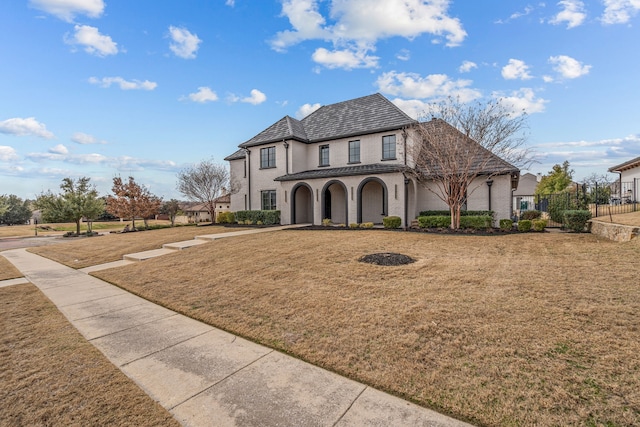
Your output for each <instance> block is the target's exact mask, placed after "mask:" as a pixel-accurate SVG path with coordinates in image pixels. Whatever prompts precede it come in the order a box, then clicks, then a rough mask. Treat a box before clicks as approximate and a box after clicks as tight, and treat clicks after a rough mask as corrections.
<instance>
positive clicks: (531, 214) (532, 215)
mask: <svg viewBox="0 0 640 427" xmlns="http://www.w3.org/2000/svg"><path fill="white" fill-rule="evenodd" d="M541 216H542V212H540V211H536V210H532V211H524V212H522V213H521V214H520V219H529V220H531V221H533V220H534V219H538V218H540V217H541Z"/></svg>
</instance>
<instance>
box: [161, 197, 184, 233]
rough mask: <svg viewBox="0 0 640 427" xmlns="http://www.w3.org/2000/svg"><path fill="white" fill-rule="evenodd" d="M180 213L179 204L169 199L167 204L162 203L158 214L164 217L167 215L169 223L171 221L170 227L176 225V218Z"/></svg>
mask: <svg viewBox="0 0 640 427" xmlns="http://www.w3.org/2000/svg"><path fill="white" fill-rule="evenodd" d="M178 212H180V203H179V202H178V201H177V200H176V199H171V200H169V201H168V202H164V203H163V204H162V206H161V207H160V213H163V214H165V215H169V221H171V226H172V227H173V226H175V225H176V216H177V215H178Z"/></svg>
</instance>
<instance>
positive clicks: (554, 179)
mask: <svg viewBox="0 0 640 427" xmlns="http://www.w3.org/2000/svg"><path fill="white" fill-rule="evenodd" d="M572 180H573V169H569V161H568V160H565V161H564V163H562V165H557V164H556V165H554V166H553V168H552V170H551V171H550V172H549V173H548V174H547V175H545V176H543V177H542V179H541V180H540V182H539V183H538V185H537V186H536V189H535V192H534V194H535V195H541V196H544V195H548V194H558V193H563V192H565V191H567V189H569V188H570V186H571V182H572Z"/></svg>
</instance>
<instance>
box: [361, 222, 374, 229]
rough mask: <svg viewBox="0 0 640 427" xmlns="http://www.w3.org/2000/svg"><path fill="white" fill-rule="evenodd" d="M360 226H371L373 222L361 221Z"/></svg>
mask: <svg viewBox="0 0 640 427" xmlns="http://www.w3.org/2000/svg"><path fill="white" fill-rule="evenodd" d="M360 228H373V223H372V222H363V223H362V224H360Z"/></svg>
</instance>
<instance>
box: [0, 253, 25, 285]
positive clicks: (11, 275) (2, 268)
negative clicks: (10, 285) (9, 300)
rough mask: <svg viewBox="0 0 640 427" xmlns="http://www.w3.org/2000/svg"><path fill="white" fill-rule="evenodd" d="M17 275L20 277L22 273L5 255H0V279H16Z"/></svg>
mask: <svg viewBox="0 0 640 427" xmlns="http://www.w3.org/2000/svg"><path fill="white" fill-rule="evenodd" d="M18 277H22V273H20V271H18V269H17V268H15V267H14V266H13V264H11V263H10V262H9V261H7V259H6V258H5V257H3V256H0V280H8V279H16V278H18Z"/></svg>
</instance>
